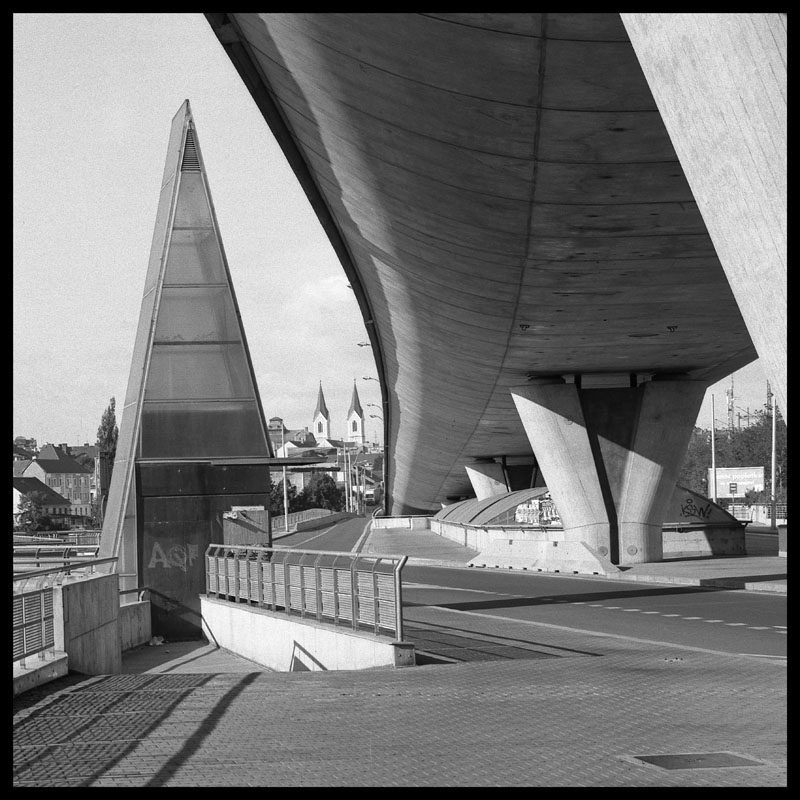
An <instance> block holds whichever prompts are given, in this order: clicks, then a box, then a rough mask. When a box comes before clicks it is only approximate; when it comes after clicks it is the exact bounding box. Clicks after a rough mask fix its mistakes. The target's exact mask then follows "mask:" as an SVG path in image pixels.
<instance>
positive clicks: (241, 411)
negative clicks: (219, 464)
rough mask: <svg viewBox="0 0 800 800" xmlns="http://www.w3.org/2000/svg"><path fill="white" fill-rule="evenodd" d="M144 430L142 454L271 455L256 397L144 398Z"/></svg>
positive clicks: (218, 456)
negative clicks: (228, 399) (163, 400)
mask: <svg viewBox="0 0 800 800" xmlns="http://www.w3.org/2000/svg"><path fill="white" fill-rule="evenodd" d="M141 430H142V433H141V457H142V458H225V457H235V456H267V455H269V454H268V452H267V446H266V439H265V437H264V435H263V434H261V435H258V434H259V431H260V430H261V422H260V414H259V410H258V407H257V405H256V402H255V400H253V401H239V402H216V403H215V402H194V403H157V402H149V403H148V402H145V403H144V406H143V408H142V429H141Z"/></svg>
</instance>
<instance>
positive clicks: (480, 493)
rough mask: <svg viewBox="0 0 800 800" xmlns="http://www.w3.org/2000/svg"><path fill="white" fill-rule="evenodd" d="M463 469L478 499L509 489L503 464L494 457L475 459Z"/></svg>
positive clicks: (503, 492)
mask: <svg viewBox="0 0 800 800" xmlns="http://www.w3.org/2000/svg"><path fill="white" fill-rule="evenodd" d="M465 469H466V470H467V476H468V477H469V482H470V483H471V484H472V488H473V489H474V491H475V497H477V498H478V500H485V499H486V498H487V497H494V496H495V495H498V494H505V493H506V492H507V491H509V486H508V483H507V481H506V476H505V474H504V472H503V465H502V464H500V463H498V462H497V461H495V460H494V459H487V460H486V461H475V463H473V464H470V465H469V466H468V467H465Z"/></svg>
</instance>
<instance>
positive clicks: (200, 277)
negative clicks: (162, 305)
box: [164, 230, 227, 284]
mask: <svg viewBox="0 0 800 800" xmlns="http://www.w3.org/2000/svg"><path fill="white" fill-rule="evenodd" d="M226 280H227V278H226V276H225V270H224V268H223V265H222V255H221V253H220V250H219V245H218V244H217V238H216V236H214V232H213V231H211V230H199V231H198V230H194V231H187V230H176V231H173V232H172V241H171V242H170V245H169V258H168V259H167V271H166V273H165V276H164V283H167V284H172V283H224V282H225V281H226Z"/></svg>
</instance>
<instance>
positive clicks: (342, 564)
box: [205, 544, 407, 640]
mask: <svg viewBox="0 0 800 800" xmlns="http://www.w3.org/2000/svg"><path fill="white" fill-rule="evenodd" d="M205 559H206V591H207V593H208V594H209V595H211V596H215V597H217V598H219V599H225V600H230V601H232V602H235V603H239V602H245V603H248V604H256V605H257V606H258V607H260V608H266V609H269V610H271V611H284V612H285V613H286V614H287V615H297V616H299V617H300V618H301V619H306V618H313V619H315V620H316V621H318V622H323V623H325V622H327V623H331V624H333V625H342V624H345V625H347V626H349V627H352V628H353V629H354V630H359V629H369V630H371V631H372V632H373V633H375V634H376V635H387V634H393V635H394V637H395V638H396V639H397V640H402V638H403V613H402V583H401V570H402V568H403V566H404V565H405V563H406V561H407V558H406V557H405V556H381V555H376V554H374V553H373V554H369V555H362V554H357V553H337V552H330V551H320V550H292V549H288V548H274V547H247V546H236V545H223V544H211V545H209V546H208V549H207V550H206V556H205Z"/></svg>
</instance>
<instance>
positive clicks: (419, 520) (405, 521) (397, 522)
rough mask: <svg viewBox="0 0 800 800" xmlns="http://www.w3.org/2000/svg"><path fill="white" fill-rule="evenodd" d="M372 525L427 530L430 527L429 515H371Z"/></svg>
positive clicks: (375, 526)
mask: <svg viewBox="0 0 800 800" xmlns="http://www.w3.org/2000/svg"><path fill="white" fill-rule="evenodd" d="M372 527H373V528H409V529H411V530H427V529H429V528H430V527H431V517H373V518H372Z"/></svg>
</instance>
